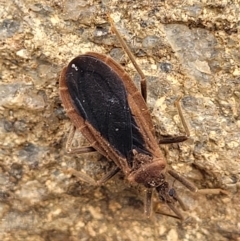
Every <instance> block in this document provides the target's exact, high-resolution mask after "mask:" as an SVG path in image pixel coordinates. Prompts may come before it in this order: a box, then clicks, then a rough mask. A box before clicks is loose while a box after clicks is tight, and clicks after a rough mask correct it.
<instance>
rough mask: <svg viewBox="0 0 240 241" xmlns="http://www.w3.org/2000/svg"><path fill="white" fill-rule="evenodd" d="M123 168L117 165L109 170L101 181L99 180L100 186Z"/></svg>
mask: <svg viewBox="0 0 240 241" xmlns="http://www.w3.org/2000/svg"><path fill="white" fill-rule="evenodd" d="M120 170H121V169H120V168H119V167H117V166H115V167H113V168H112V169H111V170H110V171H109V172H107V173H106V174H105V175H104V176H103V177H102V178H101V179H100V180H99V181H97V184H98V185H99V186H100V185H102V184H104V183H105V182H107V181H108V180H109V179H111V178H112V177H114V176H115V175H116V174H117V173H118V172H119V171H120Z"/></svg>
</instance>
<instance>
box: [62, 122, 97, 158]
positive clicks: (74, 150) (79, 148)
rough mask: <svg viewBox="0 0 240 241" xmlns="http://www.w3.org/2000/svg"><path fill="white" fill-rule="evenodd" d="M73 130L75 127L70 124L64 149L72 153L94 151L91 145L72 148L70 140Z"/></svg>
mask: <svg viewBox="0 0 240 241" xmlns="http://www.w3.org/2000/svg"><path fill="white" fill-rule="evenodd" d="M75 132H76V128H75V126H74V125H72V126H71V128H70V130H69V134H68V138H67V143H66V150H67V152H68V153H71V154H74V153H88V152H94V151H96V150H95V149H94V148H93V147H91V146H86V147H76V148H73V147H72V141H73V138H74V134H75Z"/></svg>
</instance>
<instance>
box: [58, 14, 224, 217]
mask: <svg viewBox="0 0 240 241" xmlns="http://www.w3.org/2000/svg"><path fill="white" fill-rule="evenodd" d="M108 17H109V22H110V24H111V30H112V31H113V32H114V33H115V34H116V36H117V39H118V40H119V42H120V44H121V46H122V48H123V49H124V50H125V52H126V53H127V55H128V56H129V58H130V60H131V62H132V63H133V65H134V67H135V68H136V70H137V72H138V73H139V74H140V77H141V93H140V92H139V90H138V88H137V87H136V86H135V85H134V83H133V82H132V80H131V78H130V77H129V75H128V74H127V73H126V72H125V71H124V69H123V68H122V67H121V66H120V65H119V64H118V63H116V62H115V61H114V60H113V59H111V58H110V57H108V56H105V55H103V54H99V53H94V52H88V53H86V54H83V55H79V56H78V57H76V58H74V59H73V60H72V61H71V62H70V63H69V65H68V66H67V67H65V68H64V69H63V71H62V73H61V76H60V97H61V100H62V103H63V106H64V108H65V110H66V113H67V115H68V117H69V118H70V119H71V121H72V123H73V125H74V127H73V128H72V129H71V131H70V133H69V138H68V141H67V149H68V150H70V151H71V152H74V153H84V152H89V151H98V152H99V153H100V154H102V155H103V156H105V157H106V158H107V159H108V160H111V161H113V162H114V163H115V164H116V166H115V167H114V168H113V169H112V170H111V171H110V172H109V173H107V174H106V175H105V176H104V177H103V178H102V179H101V180H99V181H97V182H96V181H95V180H93V179H92V178H91V177H89V176H88V175H86V174H84V173H83V172H77V171H75V170H72V169H71V170H69V172H70V173H72V174H73V175H75V176H77V177H79V178H80V179H81V180H83V181H86V182H88V183H91V184H94V185H96V184H97V185H101V184H103V183H105V182H106V181H107V180H109V179H110V178H112V177H113V176H114V175H115V174H116V173H118V172H119V171H122V172H123V173H124V174H125V176H126V179H127V180H128V181H129V182H130V183H134V184H142V185H143V186H144V187H145V188H146V198H145V207H144V212H145V213H146V215H147V216H150V215H151V209H152V208H151V206H152V204H151V203H152V192H153V190H154V189H155V190H156V192H157V194H158V197H159V199H160V200H161V201H163V202H164V203H166V204H167V205H168V206H169V207H170V209H171V210H172V211H173V212H174V213H175V215H169V216H173V217H176V218H179V219H183V216H182V214H181V212H180V211H179V210H178V208H176V207H175V203H176V202H178V203H179V204H180V206H181V208H182V209H183V210H185V206H184V204H183V202H182V201H181V199H180V198H179V197H178V195H177V193H176V191H175V190H174V188H172V187H170V185H169V183H168V181H167V179H166V178H167V176H168V175H170V176H172V177H174V178H175V179H176V180H178V181H180V182H181V183H182V184H183V185H185V186H186V187H187V188H188V189H189V190H190V191H192V192H196V191H197V190H198V189H197V188H196V187H195V186H194V185H193V184H192V183H191V182H189V181H188V180H186V179H185V178H184V177H182V176H180V175H179V174H178V173H176V172H175V171H174V170H171V169H170V168H168V167H167V163H166V160H165V158H164V156H163V154H162V152H161V150H160V148H159V144H166V143H176V142H182V141H185V140H187V139H188V137H189V130H188V127H187V124H186V122H185V120H184V117H183V114H182V111H181V107H180V103H179V102H180V98H178V99H177V101H176V107H177V110H178V112H179V116H180V119H181V121H182V124H183V126H184V129H185V131H186V135H183V136H177V137H169V138H166V139H162V140H161V141H159V142H157V140H156V138H155V132H154V127H153V123H152V119H151V116H150V113H149V110H148V108H147V105H146V96H147V95H146V78H145V76H144V74H143V72H142V70H141V69H140V68H139V66H138V65H137V63H136V61H135V59H134V57H133V54H132V53H131V51H130V50H129V48H128V46H127V44H126V43H125V42H124V40H123V39H122V37H121V36H120V34H119V32H118V30H117V29H116V27H115V26H114V23H113V20H112V19H111V17H110V16H108ZM76 129H77V130H79V131H80V132H81V133H82V134H83V136H85V138H86V139H87V140H88V141H89V143H90V146H89V147H81V148H76V149H71V142H72V139H73V136H74V132H75V130H76ZM220 192H221V189H212V190H211V191H209V190H207V193H214V194H215V193H220ZM203 193H204V192H203Z"/></svg>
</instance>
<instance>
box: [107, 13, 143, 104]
mask: <svg viewBox="0 0 240 241" xmlns="http://www.w3.org/2000/svg"><path fill="white" fill-rule="evenodd" d="M107 16H108V21H109V23H110V25H111V30H112V31H113V32H114V33H115V34H116V36H117V39H118V41H119V42H120V44H121V46H122V48H123V49H124V51H125V52H126V54H127V55H128V57H129V59H130V60H131V62H132V64H133V66H134V67H135V69H136V70H137V72H138V74H139V75H140V77H141V82H140V85H141V94H142V96H143V98H144V100H145V101H147V82H146V77H145V75H144V73H143V72H142V70H141V69H140V67H139V66H138V64H137V62H136V60H135V58H134V56H133V54H132V52H131V50H130V49H129V47H128V46H127V44H126V42H125V41H124V40H123V38H122V36H121V34H120V33H119V32H118V30H117V28H116V27H115V24H114V22H113V19H112V18H111V16H110V14H107Z"/></svg>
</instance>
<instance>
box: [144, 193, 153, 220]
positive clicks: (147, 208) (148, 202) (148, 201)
mask: <svg viewBox="0 0 240 241" xmlns="http://www.w3.org/2000/svg"><path fill="white" fill-rule="evenodd" d="M151 213H152V189H151V188H148V189H147V190H146V194H145V201H144V214H145V215H146V216H147V217H148V218H149V217H150V216H151Z"/></svg>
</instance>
